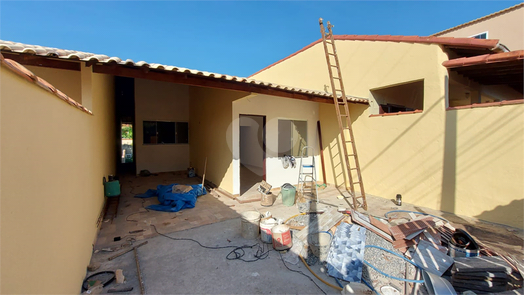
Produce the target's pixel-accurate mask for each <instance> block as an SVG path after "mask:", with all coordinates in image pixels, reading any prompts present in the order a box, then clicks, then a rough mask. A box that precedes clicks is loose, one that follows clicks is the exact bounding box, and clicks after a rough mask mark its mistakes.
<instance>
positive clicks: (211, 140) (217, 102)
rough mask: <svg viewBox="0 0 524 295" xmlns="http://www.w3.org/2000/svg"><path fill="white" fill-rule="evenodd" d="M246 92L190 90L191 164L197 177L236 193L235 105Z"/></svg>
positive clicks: (192, 88) (199, 88)
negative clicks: (233, 142) (233, 123)
mask: <svg viewBox="0 0 524 295" xmlns="http://www.w3.org/2000/svg"><path fill="white" fill-rule="evenodd" d="M247 95H249V93H247V92H240V91H228V90H220V89H212V88H202V87H190V88H189V96H190V100H189V142H190V165H191V166H193V167H194V168H195V170H196V173H197V174H198V175H202V174H203V172H204V163H205V159H206V157H207V171H206V179H207V180H209V181H211V182H213V183H215V184H216V185H218V186H219V187H220V188H222V189H224V190H226V191H228V192H229V193H232V192H233V153H232V148H231V143H232V136H233V135H232V129H231V122H232V120H233V112H232V110H233V108H232V102H233V101H234V100H236V99H239V98H242V97H245V96H247Z"/></svg>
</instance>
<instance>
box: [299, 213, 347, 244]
mask: <svg viewBox="0 0 524 295" xmlns="http://www.w3.org/2000/svg"><path fill="white" fill-rule="evenodd" d="M343 218H344V215H343V214H342V213H340V212H338V211H337V208H333V207H332V208H329V209H328V210H327V211H326V212H324V213H322V214H320V216H318V218H317V219H316V220H313V221H312V222H311V224H309V225H306V227H305V228H304V229H303V230H301V231H299V232H298V233H297V234H296V236H295V237H297V238H299V239H301V240H302V241H304V242H306V243H307V236H308V235H309V234H310V233H317V232H320V231H327V230H329V229H330V228H332V227H333V226H334V225H335V224H337V223H338V222H339V221H341V220H342V219H343ZM310 230H311V231H312V232H310Z"/></svg>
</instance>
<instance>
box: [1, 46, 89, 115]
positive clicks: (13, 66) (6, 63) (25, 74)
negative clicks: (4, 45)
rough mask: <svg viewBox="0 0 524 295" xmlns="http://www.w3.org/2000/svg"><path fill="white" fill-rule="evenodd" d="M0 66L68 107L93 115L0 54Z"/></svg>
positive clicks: (44, 81)
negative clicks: (65, 103) (54, 96)
mask: <svg viewBox="0 0 524 295" xmlns="http://www.w3.org/2000/svg"><path fill="white" fill-rule="evenodd" d="M0 64H1V65H2V66H5V67H6V68H7V69H9V70H11V71H12V72H13V73H15V74H17V75H19V76H21V77H23V78H24V79H26V80H27V81H29V82H31V83H34V84H36V85H38V86H39V87H40V88H42V89H44V90H46V91H48V92H51V93H52V94H54V95H56V96H57V97H58V98H60V99H61V100H63V101H65V102H67V103H68V104H70V105H72V106H74V107H76V108H78V109H80V110H82V111H83V112H86V113H88V114H90V115H92V114H93V113H92V112H91V111H90V110H88V109H87V108H85V107H84V106H82V105H81V104H79V103H78V102H76V101H75V100H74V99H72V98H70V97H69V96H67V95H66V94H65V93H63V92H62V91H60V90H58V89H56V88H55V87H54V86H53V85H51V84H50V83H49V82H47V81H46V80H44V79H42V78H40V77H38V76H37V75H35V74H33V72H31V71H30V70H28V69H27V68H26V67H24V66H23V65H21V64H19V63H17V62H16V61H14V60H11V59H6V58H4V56H3V55H2V54H0Z"/></svg>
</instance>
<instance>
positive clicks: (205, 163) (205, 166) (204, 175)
mask: <svg viewBox="0 0 524 295" xmlns="http://www.w3.org/2000/svg"><path fill="white" fill-rule="evenodd" d="M206 169H207V157H206V161H205V162H204V173H203V174H202V191H204V181H205V180H206Z"/></svg>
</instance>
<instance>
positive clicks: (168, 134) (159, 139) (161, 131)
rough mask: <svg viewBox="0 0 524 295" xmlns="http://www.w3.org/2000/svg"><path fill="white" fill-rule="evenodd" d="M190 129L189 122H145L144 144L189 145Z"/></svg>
mask: <svg viewBox="0 0 524 295" xmlns="http://www.w3.org/2000/svg"><path fill="white" fill-rule="evenodd" d="M188 129H189V124H188V123H187V122H161V121H144V143H146V144H168V143H188V142H189V131H188Z"/></svg>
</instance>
